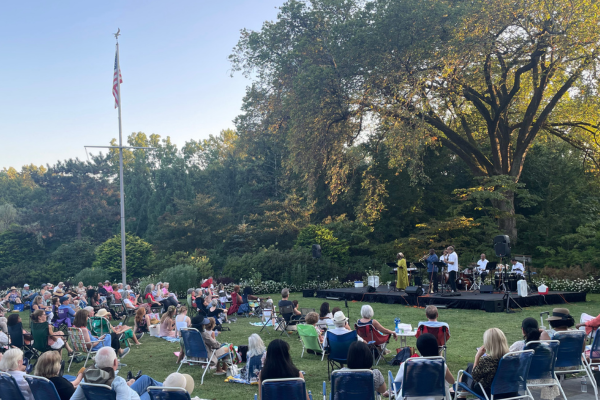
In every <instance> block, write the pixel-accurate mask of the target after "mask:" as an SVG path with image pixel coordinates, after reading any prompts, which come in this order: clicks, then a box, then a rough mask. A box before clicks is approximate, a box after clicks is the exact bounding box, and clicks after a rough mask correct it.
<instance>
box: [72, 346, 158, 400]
mask: <svg viewBox="0 0 600 400" xmlns="http://www.w3.org/2000/svg"><path fill="white" fill-rule="evenodd" d="M118 368H119V360H118V359H117V355H116V353H115V351H114V350H113V349H112V348H111V347H103V348H101V349H100V350H98V353H96V357H95V364H94V366H93V367H90V368H88V369H86V370H85V371H84V372H83V381H84V382H85V383H95V384H100V385H108V386H110V387H111V388H112V390H114V391H115V392H116V397H117V399H119V400H121V399H123V400H125V399H127V400H136V399H138V398H139V399H140V400H150V395H149V394H148V387H150V386H163V384H162V383H161V382H157V381H155V380H154V379H152V378H150V377H149V376H147V375H142V376H141V377H140V378H138V379H130V380H129V381H126V380H125V379H123V378H121V377H120V376H118V375H116V373H115V372H116V371H117V370H118ZM71 400H86V398H85V395H84V394H83V390H82V389H81V385H78V386H77V389H76V390H75V393H73V396H71Z"/></svg>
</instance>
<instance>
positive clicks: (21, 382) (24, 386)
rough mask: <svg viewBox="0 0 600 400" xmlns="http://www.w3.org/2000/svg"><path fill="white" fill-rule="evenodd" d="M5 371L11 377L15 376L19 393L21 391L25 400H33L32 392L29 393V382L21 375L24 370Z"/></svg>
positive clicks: (23, 373)
mask: <svg viewBox="0 0 600 400" xmlns="http://www.w3.org/2000/svg"><path fill="white" fill-rule="evenodd" d="M6 372H7V373H8V374H9V375H11V376H12V377H13V378H15V381H16V382H17V385H18V386H19V389H20V390H21V393H23V397H25V400H34V398H33V393H31V388H30V387H29V384H28V383H27V381H26V380H25V378H24V377H23V376H24V375H25V372H23V371H6Z"/></svg>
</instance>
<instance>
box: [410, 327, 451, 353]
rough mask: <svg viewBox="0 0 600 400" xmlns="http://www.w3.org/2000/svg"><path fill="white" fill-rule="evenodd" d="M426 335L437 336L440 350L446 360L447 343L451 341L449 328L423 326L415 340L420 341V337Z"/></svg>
mask: <svg viewBox="0 0 600 400" xmlns="http://www.w3.org/2000/svg"><path fill="white" fill-rule="evenodd" d="M424 333H431V334H432V335H433V336H435V338H436V339H437V342H438V347H439V348H440V350H441V352H443V353H444V358H446V343H447V342H448V340H449V339H450V331H449V330H448V327H446V326H440V327H431V326H427V325H425V324H421V325H419V328H418V329H417V334H416V335H415V338H417V339H418V338H419V336H421V335H422V334H424Z"/></svg>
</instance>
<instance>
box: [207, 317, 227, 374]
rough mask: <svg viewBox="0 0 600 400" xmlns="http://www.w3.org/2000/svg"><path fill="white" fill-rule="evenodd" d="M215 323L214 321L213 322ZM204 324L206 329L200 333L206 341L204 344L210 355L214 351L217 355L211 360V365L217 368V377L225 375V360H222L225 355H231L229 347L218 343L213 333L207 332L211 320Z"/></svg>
mask: <svg viewBox="0 0 600 400" xmlns="http://www.w3.org/2000/svg"><path fill="white" fill-rule="evenodd" d="M213 321H214V320H213ZM202 322H206V323H205V324H204V328H203V329H202V331H200V334H201V335H202V339H203V340H204V344H205V345H206V349H207V350H208V353H209V354H210V353H212V351H213V350H216V351H215V354H214V355H213V357H212V358H211V359H210V365H211V366H216V367H217V370H216V371H215V375H225V372H226V371H225V358H226V357H224V358H222V359H220V358H221V357H222V356H223V355H225V354H227V353H229V347H228V346H223V345H222V344H221V343H219V342H217V340H216V339H214V338H213V337H212V332H208V331H206V326H207V325H210V323H211V322H210V319H208V318H205V319H204V320H203V321H202Z"/></svg>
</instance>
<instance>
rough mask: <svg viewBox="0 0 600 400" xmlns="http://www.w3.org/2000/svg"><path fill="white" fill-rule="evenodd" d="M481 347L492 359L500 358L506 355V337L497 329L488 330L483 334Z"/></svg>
mask: <svg viewBox="0 0 600 400" xmlns="http://www.w3.org/2000/svg"><path fill="white" fill-rule="evenodd" d="M483 347H485V352H486V353H487V354H488V355H489V356H491V357H492V358H502V357H503V356H504V355H505V354H506V353H508V351H509V350H508V342H507V341H506V336H504V332H502V331H501V330H500V329H498V328H490V329H488V330H487V331H485V333H484V334H483Z"/></svg>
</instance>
